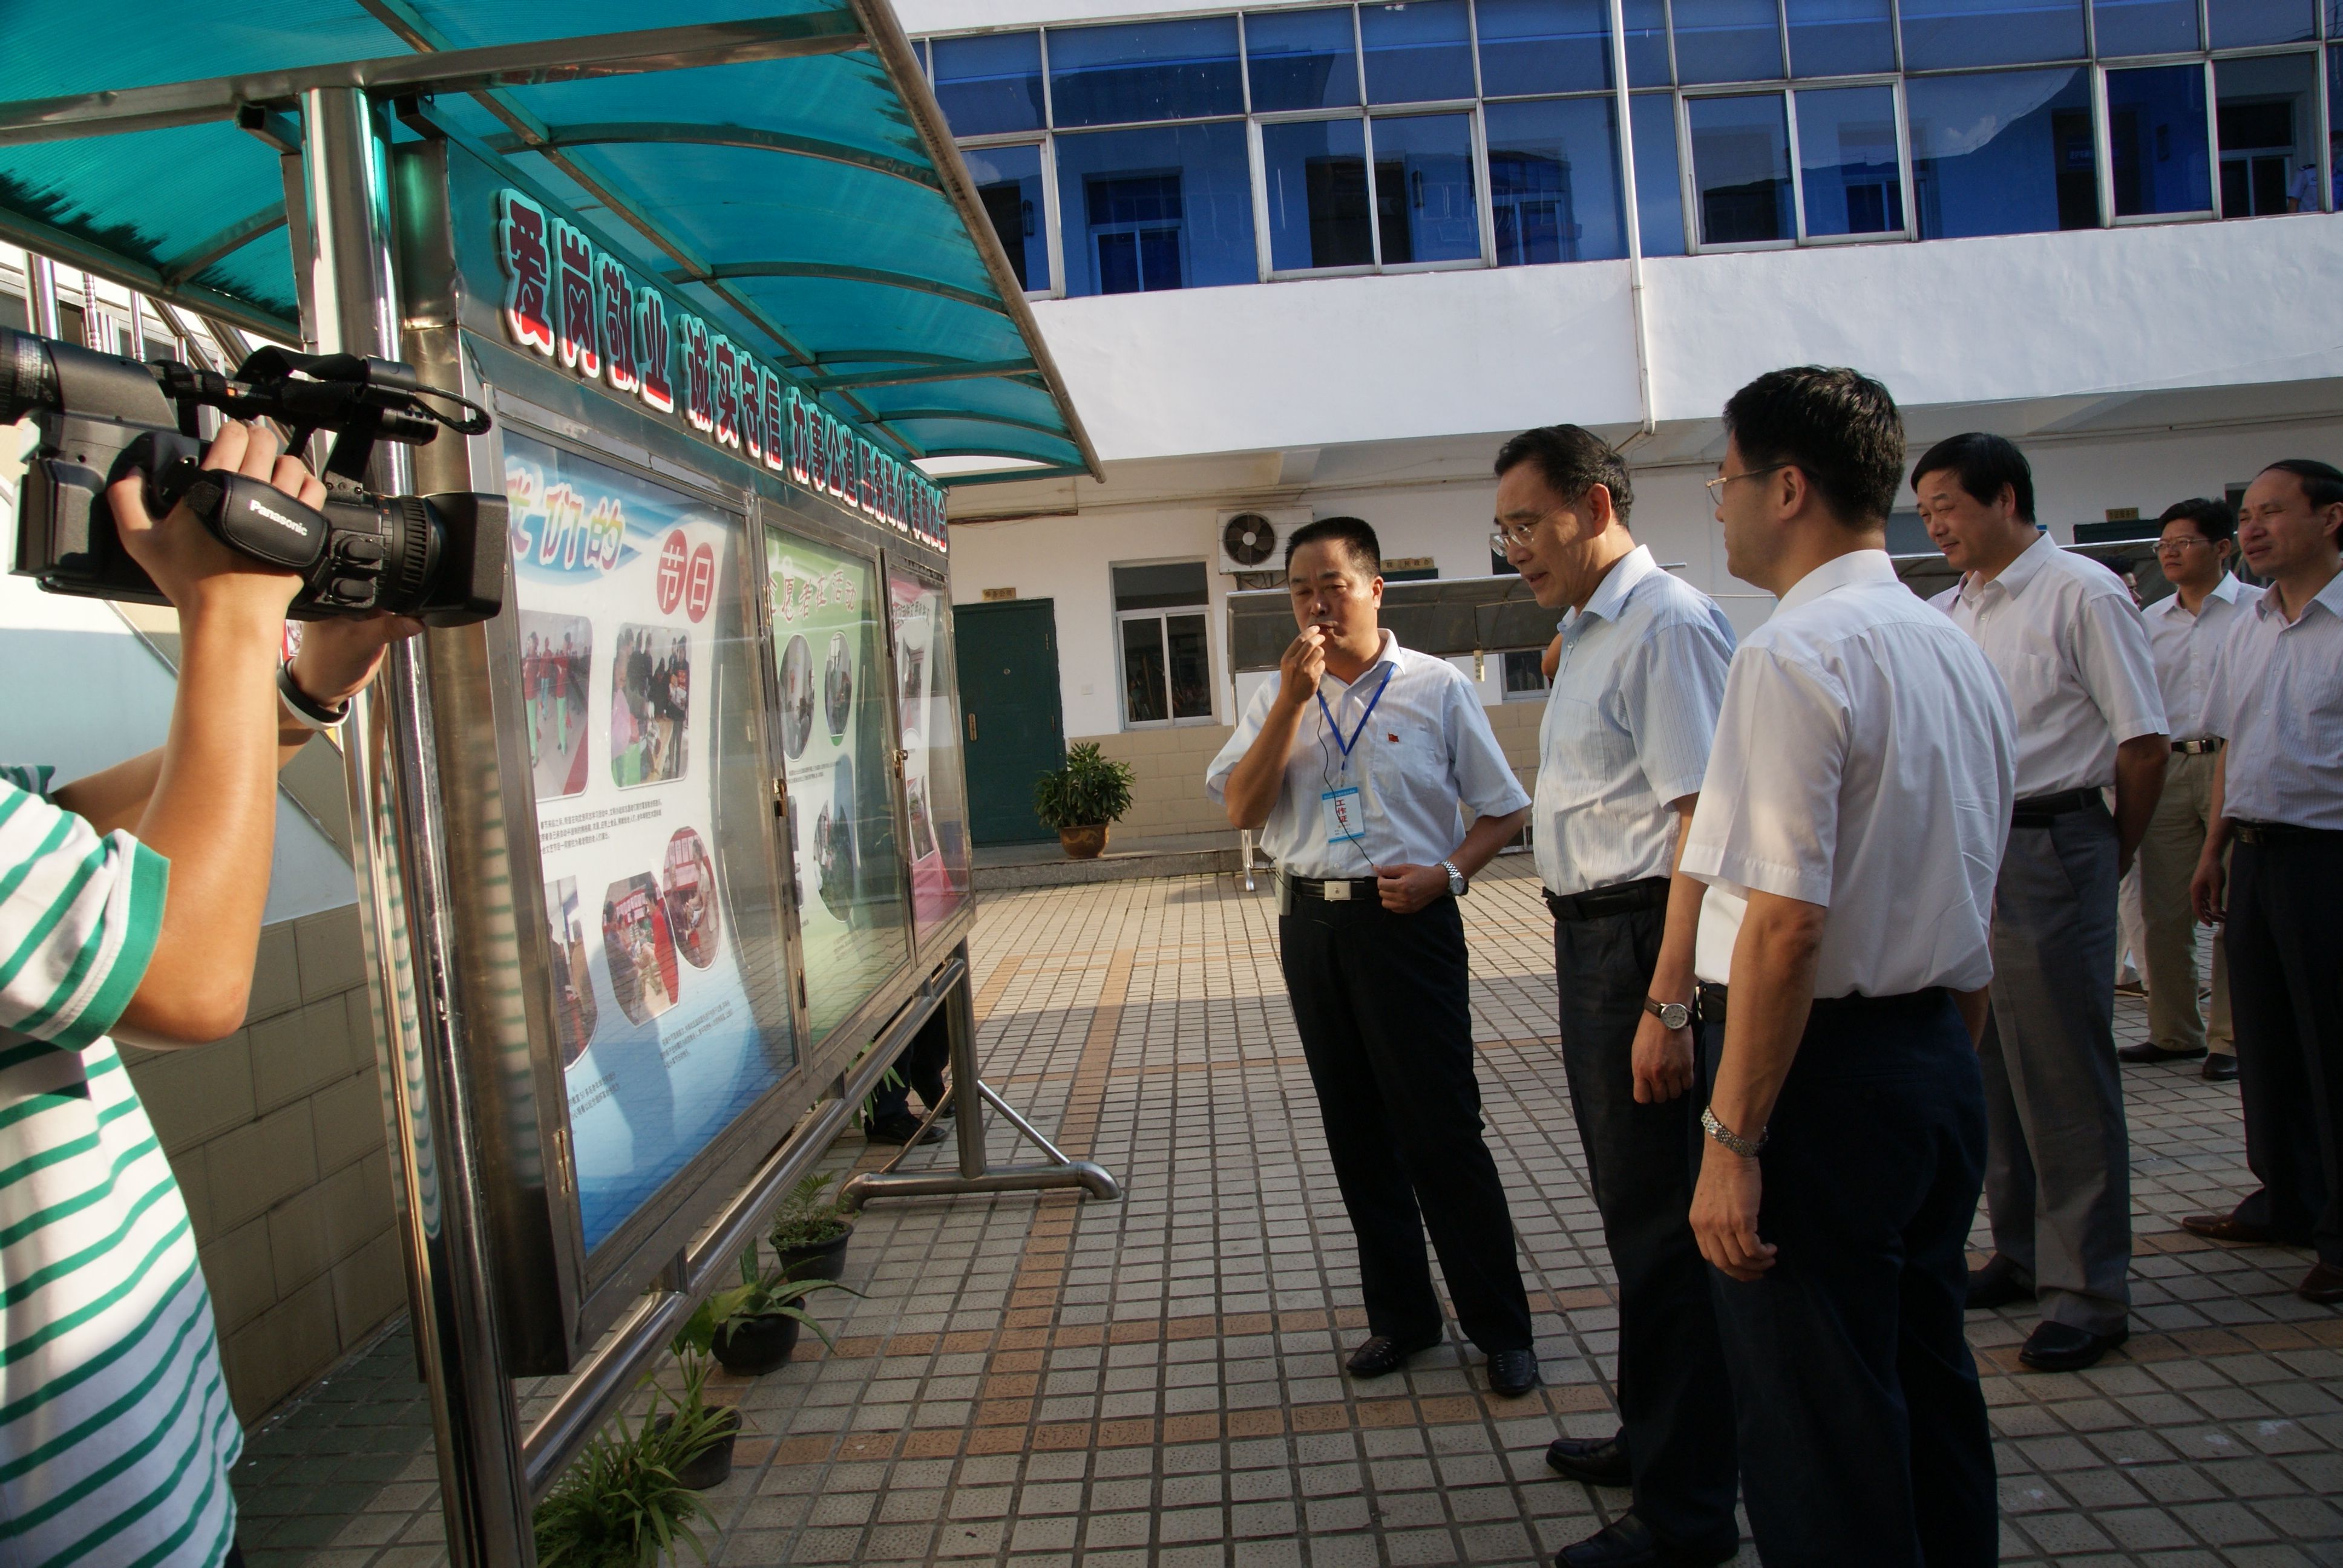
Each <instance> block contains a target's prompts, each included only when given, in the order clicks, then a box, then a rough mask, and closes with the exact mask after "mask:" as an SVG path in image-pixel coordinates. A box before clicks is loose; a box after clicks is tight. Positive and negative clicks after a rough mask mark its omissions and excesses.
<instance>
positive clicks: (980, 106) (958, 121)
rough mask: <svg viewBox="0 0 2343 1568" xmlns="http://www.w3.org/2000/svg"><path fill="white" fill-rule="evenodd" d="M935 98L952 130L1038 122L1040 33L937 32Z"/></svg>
mask: <svg viewBox="0 0 2343 1568" xmlns="http://www.w3.org/2000/svg"><path fill="white" fill-rule="evenodd" d="M935 49H936V102H937V103H939V104H940V105H942V106H943V111H944V121H945V123H946V124H948V125H950V126H951V128H952V135H954V136H991V135H993V134H994V133H996V132H999V131H1038V130H1040V129H1041V35H1040V34H1039V33H993V34H988V35H985V36H984V37H981V38H939V39H937V40H936V44H935Z"/></svg>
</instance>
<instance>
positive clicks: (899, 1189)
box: [838, 942, 1122, 1212]
mask: <svg viewBox="0 0 2343 1568" xmlns="http://www.w3.org/2000/svg"><path fill="white" fill-rule="evenodd" d="M957 956H958V958H959V960H960V964H961V969H962V973H961V976H960V981H959V983H957V984H956V985H954V986H953V987H952V989H951V990H950V992H949V993H947V994H946V996H945V997H944V1000H943V1014H944V1027H945V1029H946V1030H948V1031H949V1032H950V1037H951V1087H950V1089H949V1090H948V1091H945V1094H944V1098H943V1103H942V1104H939V1105H931V1106H930V1107H929V1108H928V1114H927V1117H926V1119H925V1120H924V1121H921V1122H920V1128H921V1130H922V1131H924V1130H925V1129H926V1128H927V1126H928V1125H929V1123H930V1122H932V1121H935V1119H936V1117H937V1116H938V1115H939V1114H940V1113H941V1111H943V1108H944V1105H950V1106H953V1107H955V1108H956V1114H955V1117H954V1129H955V1131H957V1132H958V1133H959V1135H960V1172H959V1174H958V1175H945V1174H943V1173H941V1172H940V1171H939V1172H934V1173H930V1172H926V1171H897V1170H896V1169H895V1167H896V1166H897V1165H899V1164H900V1163H902V1160H903V1155H904V1154H908V1153H910V1151H912V1150H913V1149H914V1148H917V1147H918V1140H917V1139H916V1138H915V1139H914V1140H913V1141H911V1142H910V1143H906V1144H905V1145H903V1151H902V1153H900V1154H898V1155H896V1156H895V1158H894V1159H892V1160H890V1161H888V1162H887V1165H886V1167H885V1169H883V1170H879V1171H862V1172H861V1173H860V1174H859V1175H856V1176H853V1177H851V1178H850V1179H849V1180H848V1181H847V1183H846V1185H845V1186H844V1187H842V1188H840V1190H839V1194H838V1201H839V1203H840V1206H841V1207H843V1208H845V1209H846V1210H847V1211H849V1212H853V1211H859V1210H860V1209H861V1207H862V1206H863V1205H864V1204H865V1203H868V1202H870V1201H871V1200H872V1199H873V1198H927V1197H950V1196H954V1195H956V1194H959V1193H963V1192H1025V1191H1045V1190H1048V1189H1051V1188H1057V1187H1080V1188H1081V1189H1082V1190H1083V1191H1087V1192H1088V1193H1090V1195H1091V1197H1093V1198H1120V1197H1121V1196H1122V1188H1121V1186H1120V1185H1119V1184H1118V1183H1117V1182H1116V1181H1115V1179H1114V1177H1113V1176H1112V1175H1111V1174H1109V1173H1108V1171H1107V1170H1106V1168H1105V1167H1104V1166H1102V1165H1097V1164H1093V1163H1092V1162H1091V1161H1088V1160H1072V1159H1069V1158H1067V1156H1066V1155H1065V1153H1064V1152H1063V1151H1061V1150H1060V1149H1059V1148H1058V1146H1057V1145H1056V1144H1054V1143H1052V1142H1051V1141H1049V1140H1048V1139H1047V1138H1044V1137H1042V1136H1041V1133H1040V1132H1039V1131H1036V1130H1035V1128H1034V1126H1033V1124H1032V1123H1031V1122H1030V1121H1026V1120H1025V1119H1024V1118H1023V1117H1022V1116H1020V1115H1019V1114H1018V1113H1017V1112H1016V1111H1014V1110H1012V1109H1011V1107H1010V1105H1009V1102H1008V1101H1005V1100H1003V1099H1001V1096H1000V1095H998V1094H996V1093H994V1092H993V1091H992V1090H991V1089H990V1087H989V1086H987V1085H986V1083H985V1082H984V1081H983V1080H981V1079H980V1078H979V1077H977V1075H976V1000H975V998H974V997H973V996H972V995H971V994H970V989H969V988H970V986H971V985H972V984H973V983H974V981H973V980H971V979H970V976H969V975H968V973H967V963H968V944H967V943H965V942H963V943H961V944H960V950H959V953H958V955H957ZM987 1105H990V1106H991V1107H992V1108H993V1109H994V1110H995V1111H1000V1112H1001V1115H1002V1116H1003V1117H1004V1118H1006V1119H1007V1121H1008V1122H1009V1125H1010V1126H1011V1127H1013V1128H1015V1129H1016V1130H1017V1131H1018V1133H1019V1134H1020V1135H1021V1136H1022V1137H1023V1138H1024V1139H1026V1141H1029V1142H1031V1143H1032V1144H1033V1145H1034V1146H1035V1147H1037V1148H1039V1149H1040V1150H1041V1152H1042V1153H1044V1154H1046V1155H1048V1156H1049V1158H1050V1161H1051V1163H1049V1164H1047V1165H1004V1166H1002V1167H1001V1169H999V1170H997V1171H995V1170H990V1169H988V1168H987V1166H986V1164H985V1156H984V1108H985V1107H986V1106H987Z"/></svg>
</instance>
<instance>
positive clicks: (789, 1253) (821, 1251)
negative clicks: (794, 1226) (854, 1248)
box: [781, 1230, 854, 1280]
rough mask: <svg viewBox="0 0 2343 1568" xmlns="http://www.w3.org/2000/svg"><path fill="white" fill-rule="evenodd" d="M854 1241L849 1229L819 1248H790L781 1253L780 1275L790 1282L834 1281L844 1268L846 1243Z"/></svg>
mask: <svg viewBox="0 0 2343 1568" xmlns="http://www.w3.org/2000/svg"><path fill="white" fill-rule="evenodd" d="M852 1240H854V1232H853V1231H851V1230H848V1231H845V1232H843V1233H842V1234H840V1235H839V1236H837V1237H834V1238H833V1239H831V1240H830V1241H824V1242H823V1243H822V1244H821V1245H820V1246H819V1247H790V1248H789V1249H787V1250H786V1251H783V1252H782V1253H781V1275H782V1277H783V1278H784V1279H790V1280H835V1279H837V1278H838V1277H839V1271H840V1269H843V1268H844V1267H845V1266H846V1243H847V1242H849V1241H852Z"/></svg>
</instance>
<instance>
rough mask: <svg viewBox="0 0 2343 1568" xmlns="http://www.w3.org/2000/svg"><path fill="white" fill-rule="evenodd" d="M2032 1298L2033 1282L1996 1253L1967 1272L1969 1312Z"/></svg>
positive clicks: (1982, 1310) (2004, 1305) (2026, 1300)
mask: <svg viewBox="0 0 2343 1568" xmlns="http://www.w3.org/2000/svg"><path fill="white" fill-rule="evenodd" d="M2033 1299H2034V1286H2033V1284H2032V1283H2031V1282H2028V1281H2027V1279H2026V1276H2025V1275H2024V1274H2023V1273H2021V1272H2020V1271H2018V1267H2017V1265H2016V1263H2013V1262H2011V1261H2009V1260H2008V1259H2007V1258H2005V1257H2003V1256H2002V1255H2001V1254H2000V1253H1999V1252H1996V1253H1995V1254H1994V1255H1993V1256H1992V1257H1991V1258H1989V1259H1987V1260H1986V1265H1985V1267H1984V1268H1982V1269H1971V1270H1970V1271H1969V1311H1971V1312H1984V1311H1986V1310H1987V1309H1989V1308H1993V1307H2006V1306H2007V1305H2009V1303H2010V1302H2030V1301H2032V1300H2033Z"/></svg>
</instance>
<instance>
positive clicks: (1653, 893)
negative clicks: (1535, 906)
mask: <svg viewBox="0 0 2343 1568" xmlns="http://www.w3.org/2000/svg"><path fill="white" fill-rule="evenodd" d="M1541 891H1543V890H1541ZM1545 907H1546V908H1547V909H1549V910H1553V911H1554V919H1555V920H1600V919H1601V918H1602V917H1604V915H1624V914H1629V913H1632V912H1633V911H1634V910H1664V909H1666V908H1667V907H1668V879H1667V878H1665V877H1640V878H1638V879H1635V880H1634V881H1632V882H1614V883H1612V884H1611V885H1610V886H1609V887H1607V888H1589V889H1587V890H1585V891H1584V892H1583V893H1568V894H1564V893H1547V894H1546V895H1545Z"/></svg>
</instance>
